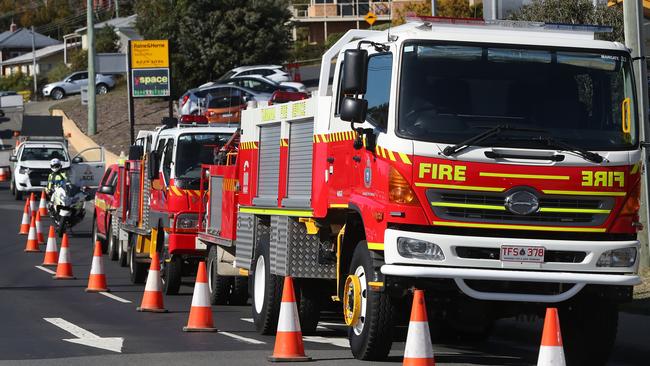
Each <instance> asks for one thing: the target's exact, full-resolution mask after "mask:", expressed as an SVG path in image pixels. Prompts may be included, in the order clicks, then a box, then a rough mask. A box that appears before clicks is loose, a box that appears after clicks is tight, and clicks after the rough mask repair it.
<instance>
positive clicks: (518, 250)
mask: <svg viewBox="0 0 650 366" xmlns="http://www.w3.org/2000/svg"><path fill="white" fill-rule="evenodd" d="M545 252H546V249H545V248H544V247H528V246H515V245H504V246H502V247H501V261H503V262H528V263H544V253H545Z"/></svg>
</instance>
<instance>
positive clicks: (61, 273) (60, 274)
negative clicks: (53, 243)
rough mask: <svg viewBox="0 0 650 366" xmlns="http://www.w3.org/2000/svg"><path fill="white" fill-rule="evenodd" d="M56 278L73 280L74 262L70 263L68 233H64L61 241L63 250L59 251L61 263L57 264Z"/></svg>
mask: <svg viewBox="0 0 650 366" xmlns="http://www.w3.org/2000/svg"><path fill="white" fill-rule="evenodd" d="M53 278H54V279H55V280H72V279H74V276H73V275H72V263H70V253H69V252H68V234H63V240H62V241H61V251H60V252H59V263H58V264H57V266H56V274H55V275H54V277H53Z"/></svg>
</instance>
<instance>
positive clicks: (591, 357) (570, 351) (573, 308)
mask: <svg viewBox="0 0 650 366" xmlns="http://www.w3.org/2000/svg"><path fill="white" fill-rule="evenodd" d="M559 310H560V313H559V316H560V326H561V329H562V343H563V346H564V352H565V355H566V361H567V365H568V366H579V365H590V366H599V365H606V364H607V360H608V359H609V355H610V353H611V351H612V348H613V347H614V342H615V340H616V331H617V328H618V306H617V305H616V304H614V303H611V302H608V301H607V300H606V299H600V298H598V299H596V298H592V299H590V300H586V299H580V300H578V301H577V302H575V303H571V304H568V305H566V306H564V307H561V308H560V309H559Z"/></svg>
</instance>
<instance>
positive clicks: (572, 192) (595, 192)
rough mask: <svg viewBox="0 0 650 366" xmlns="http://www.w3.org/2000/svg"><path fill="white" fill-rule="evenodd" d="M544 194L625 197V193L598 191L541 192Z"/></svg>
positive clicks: (548, 190)
mask: <svg viewBox="0 0 650 366" xmlns="http://www.w3.org/2000/svg"><path fill="white" fill-rule="evenodd" d="M542 192H544V193H545V194H560V195H571V196H573V195H575V196H621V197H622V196H625V195H626V193H625V192H599V191H556V190H552V189H544V190H542Z"/></svg>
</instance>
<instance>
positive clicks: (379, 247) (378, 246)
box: [368, 242, 384, 250]
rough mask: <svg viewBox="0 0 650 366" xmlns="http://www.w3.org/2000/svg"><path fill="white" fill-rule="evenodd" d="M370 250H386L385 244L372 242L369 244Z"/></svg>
mask: <svg viewBox="0 0 650 366" xmlns="http://www.w3.org/2000/svg"><path fill="white" fill-rule="evenodd" d="M368 249H370V250H384V243H371V242H368Z"/></svg>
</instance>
